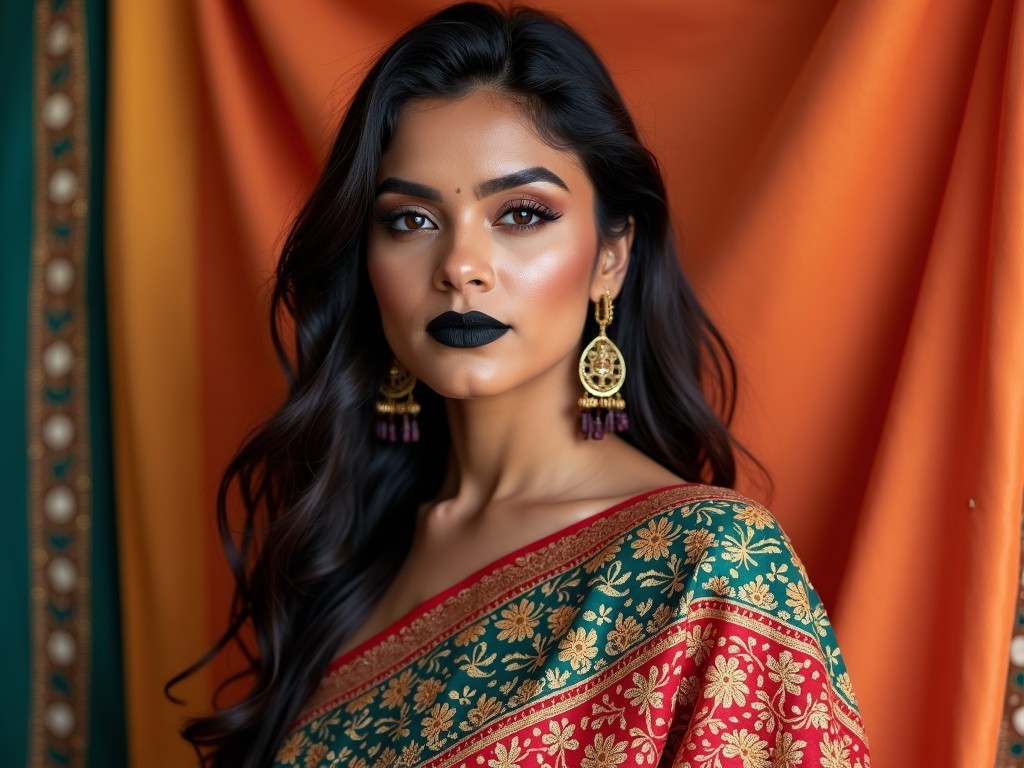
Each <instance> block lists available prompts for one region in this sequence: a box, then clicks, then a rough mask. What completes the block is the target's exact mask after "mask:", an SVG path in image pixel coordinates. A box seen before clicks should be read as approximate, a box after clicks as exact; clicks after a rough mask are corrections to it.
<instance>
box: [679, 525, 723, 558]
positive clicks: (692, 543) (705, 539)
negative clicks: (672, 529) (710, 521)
mask: <svg viewBox="0 0 1024 768" xmlns="http://www.w3.org/2000/svg"><path fill="white" fill-rule="evenodd" d="M683 546H684V548H685V550H686V562H687V563H696V562H697V561H699V560H700V559H701V558H702V557H703V556H704V553H705V552H707V551H708V550H709V549H711V548H712V547H713V546H715V534H713V533H712V532H711V531H709V530H707V529H706V528H697V529H696V530H693V531H687V532H686V537H685V538H684V539H683Z"/></svg>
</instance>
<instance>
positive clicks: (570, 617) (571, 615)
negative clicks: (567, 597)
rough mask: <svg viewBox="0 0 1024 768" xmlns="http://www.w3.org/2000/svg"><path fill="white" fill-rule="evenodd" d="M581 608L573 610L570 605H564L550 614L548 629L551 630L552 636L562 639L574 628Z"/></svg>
mask: <svg viewBox="0 0 1024 768" xmlns="http://www.w3.org/2000/svg"><path fill="white" fill-rule="evenodd" d="M579 612H580V609H579V608H573V607H572V606H569V605H562V606H559V607H558V608H556V609H555V610H553V611H552V612H551V613H549V614H548V629H550V630H551V634H552V635H554V636H555V637H561V636H562V635H564V634H565V633H566V632H568V631H569V629H570V628H571V627H572V624H573V622H574V621H576V616H577V615H578V614H579Z"/></svg>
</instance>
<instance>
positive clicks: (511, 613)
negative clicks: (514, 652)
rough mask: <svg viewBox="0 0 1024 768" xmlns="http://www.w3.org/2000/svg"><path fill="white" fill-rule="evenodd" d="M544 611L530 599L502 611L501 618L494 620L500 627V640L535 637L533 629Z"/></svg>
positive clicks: (496, 625) (495, 624)
mask: <svg viewBox="0 0 1024 768" xmlns="http://www.w3.org/2000/svg"><path fill="white" fill-rule="evenodd" d="M542 614H543V612H542V611H541V610H540V609H539V608H538V607H537V606H536V605H534V603H533V602H532V601H530V600H521V601H520V602H519V605H512V606H509V607H508V608H505V609H503V610H502V612H501V618H500V619H499V620H498V621H496V622H494V626H495V627H497V628H498V629H500V630H501V631H500V632H499V633H498V639H499V640H513V641H515V640H523V639H524V638H528V637H533V630H534V629H535V628H536V626H537V625H538V624H539V623H540V617H541V615H542Z"/></svg>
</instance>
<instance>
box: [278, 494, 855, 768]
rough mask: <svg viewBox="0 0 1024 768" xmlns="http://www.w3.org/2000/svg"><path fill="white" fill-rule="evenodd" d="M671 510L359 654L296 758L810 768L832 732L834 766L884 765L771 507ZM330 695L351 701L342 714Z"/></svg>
mask: <svg viewBox="0 0 1024 768" xmlns="http://www.w3.org/2000/svg"><path fill="white" fill-rule="evenodd" d="M701 494H703V496H701ZM651 499H652V500H656V502H657V503H653V502H652V503H649V502H648V501H644V502H641V503H639V504H637V505H635V506H631V507H625V508H622V509H621V510H617V511H615V512H614V513H613V514H609V515H607V516H603V517H601V518H600V519H599V520H596V521H595V523H594V524H593V525H592V526H586V527H584V528H580V529H578V530H577V531H576V532H574V534H573V537H568V538H567V539H561V540H555V541H553V542H551V543H549V544H546V545H544V546H543V547H539V548H537V549H535V550H528V551H526V552H524V553H523V554H521V555H517V556H516V558H514V559H510V560H507V561H506V563H505V564H504V565H502V566H500V567H499V566H495V569H494V570H493V571H490V572H486V571H485V572H483V573H482V575H481V578H480V579H479V581H478V582H476V583H474V584H472V585H470V586H468V587H466V588H464V589H462V590H460V591H459V592H458V593H457V594H454V595H453V596H451V597H450V598H447V599H446V600H445V601H444V602H443V603H441V604H438V605H437V606H434V607H431V608H430V609H429V610H427V611H426V612H424V613H423V614H422V615H420V616H417V617H414V618H413V619H412V620H410V622H409V623H407V624H403V625H401V627H400V631H398V630H399V628H396V630H395V631H392V632H391V634H389V635H387V636H386V637H385V639H384V640H383V641H382V642H381V643H380V644H379V645H375V646H373V647H371V648H369V649H368V650H367V651H366V652H364V653H362V654H361V655H359V656H357V657H355V658H354V659H353V660H350V661H348V662H346V664H344V665H343V666H342V667H341V668H340V669H339V671H338V672H337V673H331V675H329V676H328V678H327V679H326V682H325V686H324V688H323V689H322V690H321V691H320V692H318V694H317V697H316V698H314V703H313V705H312V706H311V708H310V712H309V714H307V715H306V719H305V725H301V724H300V726H299V727H298V728H297V730H296V731H295V732H294V733H292V734H289V736H288V737H287V738H286V739H285V741H284V743H283V744H282V745H281V747H280V748H279V750H278V755H277V762H276V766H278V768H280V767H281V766H288V767H289V768H316V767H317V766H322V768H342V766H359V768H398V767H399V766H406V767H411V766H416V765H421V764H424V763H429V764H431V765H436V766H437V768H459V766H462V765H465V766H466V768H479V766H488V768H491V767H492V766H494V767H496V768H516V767H517V768H532V767H533V766H538V768H541V767H542V766H543V767H544V768H548V767H550V768H570V767H574V768H575V767H577V766H586V768H597V767H600V768H608V767H609V766H620V765H622V764H624V763H626V762H627V761H628V763H629V764H631V765H632V764H634V763H635V764H636V765H638V766H639V765H644V766H648V768H654V767H655V766H656V765H659V764H666V765H667V764H669V763H670V762H673V759H674V761H675V764H678V765H688V766H692V768H712V767H713V766H716V765H721V766H722V768H740V767H741V766H742V768H798V766H802V764H803V763H806V762H807V760H806V758H807V757H808V753H809V752H810V753H812V754H814V756H815V757H814V758H812V761H813V762H815V765H814V766H811V768H819V767H818V765H817V755H818V750H816V749H815V748H814V746H818V745H820V744H825V736H826V735H827V736H828V737H829V741H828V745H827V746H826V747H823V748H822V750H821V754H822V755H823V760H824V759H826V757H825V756H827V759H828V760H830V761H832V762H831V763H829V764H827V765H826V764H824V763H823V766H822V768H870V761H869V759H868V758H867V756H866V748H865V747H864V746H862V745H863V740H862V737H861V736H859V735H856V734H859V733H860V732H859V730H858V729H859V721H858V720H857V716H856V711H855V709H854V705H853V704H852V700H851V694H852V692H851V691H850V690H849V687H850V686H849V677H848V676H847V675H846V673H845V667H844V665H843V662H842V659H841V657H840V656H839V654H838V650H837V649H836V648H835V641H834V639H833V638H832V636H831V634H830V629H829V626H828V620H827V617H826V616H825V613H824V610H823V609H822V608H821V605H820V602H819V601H818V600H817V596H816V595H814V593H813V590H811V589H810V587H809V585H808V584H807V582H806V580H805V579H803V578H802V576H801V573H800V567H799V565H798V564H797V563H796V561H795V559H794V558H793V557H792V554H791V552H789V550H788V541H787V540H786V538H785V536H784V535H783V534H782V532H781V531H780V530H779V529H778V528H777V527H776V525H775V522H774V519H773V518H772V517H771V515H770V514H768V513H767V512H765V511H764V510H763V509H761V508H760V507H757V506H756V505H754V504H752V503H750V502H748V501H747V500H745V499H741V498H739V497H735V496H733V495H731V494H728V493H726V492H722V491H718V490H714V494H713V495H712V494H711V493H710V489H700V490H694V489H692V488H684V489H675V490H674V491H672V492H670V493H669V492H666V493H664V494H655V495H654V496H652V497H651ZM680 499H686V501H685V503H682V504H680V503H679V501H680ZM658 504H660V505H661V506H657V505H658ZM594 553H596V554H594ZM563 563H564V565H563ZM499 575H500V578H499ZM513 579H514V580H513ZM516 585H521V586H516ZM780 604H781V605H782V606H783V607H782V608H780V607H779V606H780ZM429 633H432V634H429ZM819 638H821V639H819ZM385 669H390V670H391V671H390V672H389V673H388V674H387V675H382V672H383V671H384V670H385ZM346 681H347V682H346ZM353 681H361V682H359V684H358V686H355V685H353ZM342 684H346V685H349V688H347V689H346V688H338V686H341V685H342ZM330 686H334V687H333V688H331V687H330ZM330 690H335V691H339V690H340V691H341V692H342V693H344V692H345V691H350V693H348V694H347V695H345V696H341V695H338V694H337V693H336V694H334V698H333V699H331V702H332V703H331V705H330V706H329V707H325V706H324V704H323V702H324V701H326V700H327V699H326V697H327V696H328V694H329V691H330ZM551 707H555V708H556V709H551ZM684 733H691V734H699V736H698V737H696V738H693V739H683V738H682V736H683V734H684ZM855 735H856V739H858V740H857V741H855V740H854V737H855ZM808 744H812V745H814V746H812V747H811V748H810V749H808ZM829 750H831V751H829ZM844 750H845V753H844ZM844 760H845V763H844V762H843V761H844Z"/></svg>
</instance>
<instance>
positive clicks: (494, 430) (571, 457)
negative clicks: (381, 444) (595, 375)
mask: <svg viewBox="0 0 1024 768" xmlns="http://www.w3.org/2000/svg"><path fill="white" fill-rule="evenodd" d="M567 368H568V366H566V368H561V367H560V368H559V369H555V370H552V371H550V372H548V373H546V374H544V375H543V376H540V377H538V378H536V379H534V380H531V381H530V382H527V383H525V384H524V385H522V386H520V387H517V388H516V389H515V390H513V391H510V392H506V393H503V394H502V395H500V396H494V397H485V398H473V399H466V400H448V401H447V412H448V423H449V427H450V429H451V439H452V454H451V459H450V462H449V470H448V476H447V478H446V482H445V484H444V487H443V489H442V493H441V498H443V499H448V500H450V502H449V503H450V505H451V506H453V507H457V508H459V509H461V510H464V511H465V512H466V513H468V514H473V513H475V512H478V511H482V510H483V509H485V508H486V507H487V506H488V504H489V503H490V502H492V501H497V500H505V499H545V500H555V499H558V498H562V497H565V496H566V495H567V494H568V495H571V494H572V493H573V492H574V490H576V489H578V488H579V487H580V486H582V485H583V484H584V483H585V482H586V481H587V479H588V478H590V477H592V476H593V472H594V470H595V462H596V464H597V465H598V466H599V465H600V463H601V461H600V456H601V455H603V454H604V453H606V451H604V450H602V449H603V448H605V446H603V445H601V444H600V443H587V442H584V441H583V440H581V439H580V437H579V426H578V424H579V421H578V415H577V413H578V411H577V406H576V400H577V398H578V397H579V393H577V391H576V390H580V391H582V390H581V388H580V385H579V381H578V377H577V376H576V373H575V369H574V368H573V369H571V370H567ZM611 443H612V441H611V440H609V441H608V445H609V446H610V444H611Z"/></svg>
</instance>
